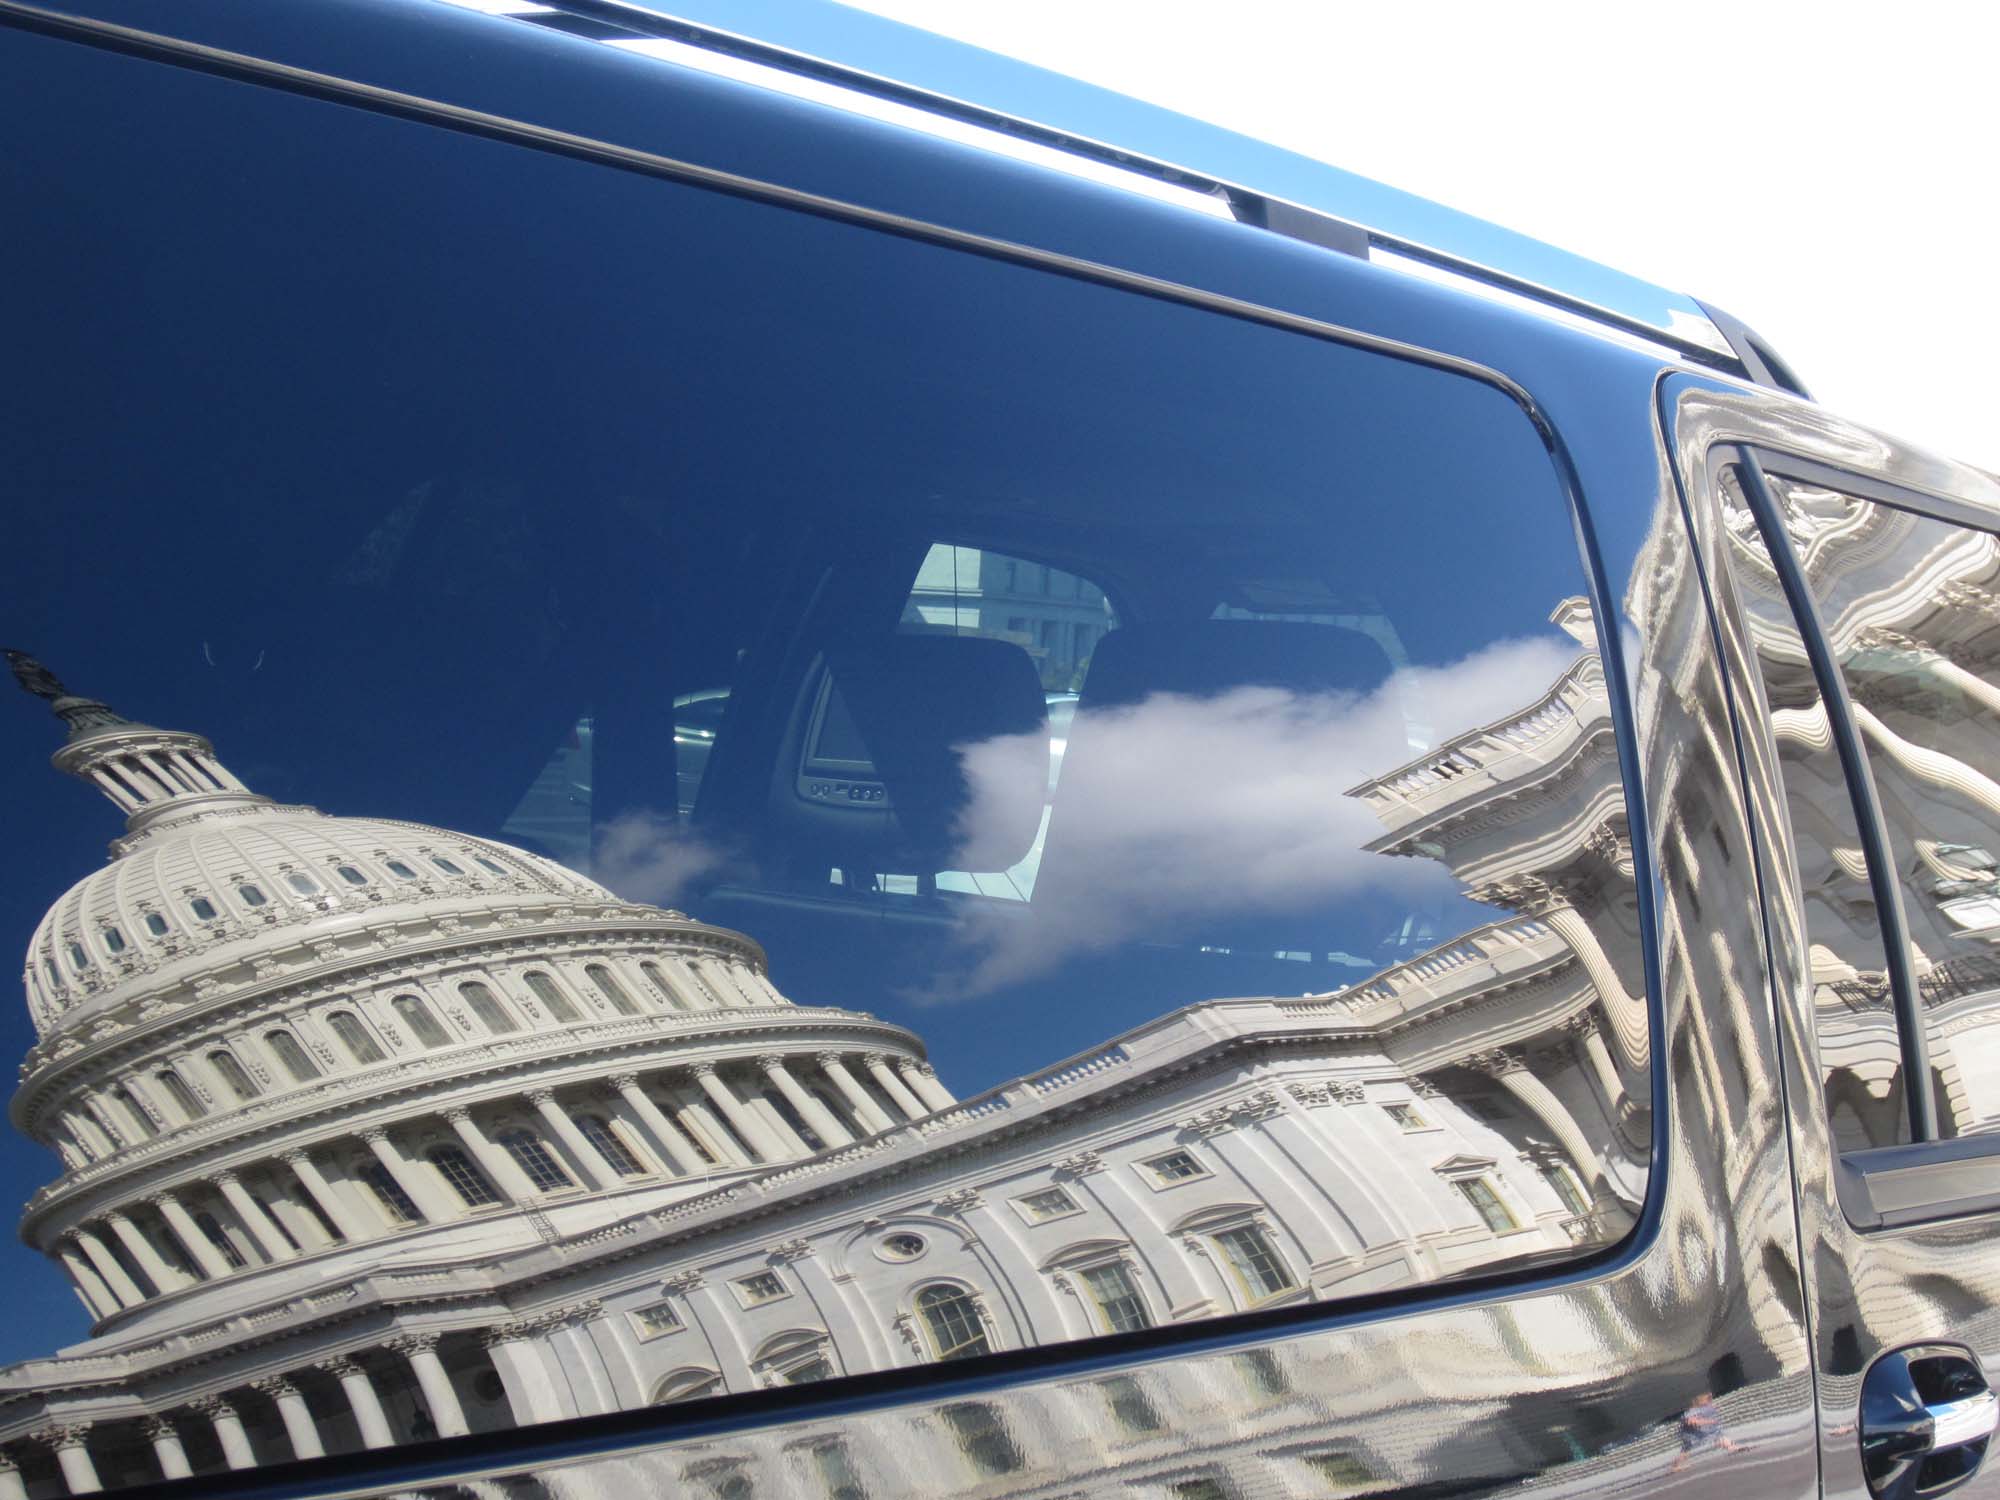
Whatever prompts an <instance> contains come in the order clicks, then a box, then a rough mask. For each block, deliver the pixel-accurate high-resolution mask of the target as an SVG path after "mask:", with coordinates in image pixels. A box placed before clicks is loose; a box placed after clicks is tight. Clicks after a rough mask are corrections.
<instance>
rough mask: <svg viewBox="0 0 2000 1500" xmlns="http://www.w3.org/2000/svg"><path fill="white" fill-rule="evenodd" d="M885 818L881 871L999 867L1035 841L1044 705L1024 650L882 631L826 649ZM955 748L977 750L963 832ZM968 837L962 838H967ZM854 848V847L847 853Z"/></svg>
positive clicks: (1044, 770)
mask: <svg viewBox="0 0 2000 1500" xmlns="http://www.w3.org/2000/svg"><path fill="white" fill-rule="evenodd" d="M826 663H827V670H828V672H829V674H830V675H831V677H832V679H833V689H834V691H835V692H837V693H839V694H840V695H841V697H842V698H844V699H845V701H846V705H847V710H848V712H849V713H850V714H851V715H852V716H853V720H854V727H855V730H856V732H857V733H858V734H859V736H860V738H861V742H862V743H863V744H864V745H865V746H866V747H867V750H868V755H869V759H870V760H872V761H873V763H874V767H875V773H876V775H877V776H878V777H879V778H880V780H881V782H882V785H883V787H884V789H885V790H886V791H887V793H888V801H889V806H890V808H891V810H892V811H893V813H894V826H895V836H894V839H893V842H895V843H898V844H900V845H901V846H902V847H901V849H899V850H891V849H880V850H877V851H876V853H877V857H878V858H881V859H886V860H889V861H890V862H887V863H883V864H880V865H878V866H877V868H881V869H892V870H893V869H918V870H921V871H923V872H925V873H934V872H936V871H938V870H941V869H945V868H954V869H966V870H1004V869H1006V868H1007V867H1008V866H1010V865H1012V864H1014V863H1016V862H1017V861H1019V860H1020V859H1021V858H1022V857H1023V856H1024V855H1026V854H1027V852H1028V850H1029V848H1030V847H1032V845H1033V844H1034V840H1035V835H1036V833H1037V832H1038V831H1039V830H1040V827H1041V813H1042V807H1043V805H1044V800H1045V796H1046V792H1047V787H1048V764H1049V762H1048V708H1047V704H1046V702H1045V700H1044V698H1043V696H1042V684H1041V679H1040V677H1039V676H1038V675H1037V674H1036V672H1035V664H1034V662H1033V661H1032V660H1031V659H1030V658H1029V656H1028V653H1027V652H1026V651H1024V650H1022V649H1021V648H1020V647H1019V646H1017V645H1015V644H1013V643H1012V642H1011V641H996V640H990V639H987V638H985V637H982V636H952V635H886V636H877V637H871V638H868V639H866V640H855V641H848V642H844V643H842V644H841V645H839V646H836V647H834V648H832V649H830V650H829V651H828V652H827V653H826ZM966 747H979V748H978V749H977V750H976V751H975V754H976V755H977V757H978V779H979V787H978V791H979V818H978V825H977V827H968V826H967V825H966V822H965V814H966V812H967V809H968V806H969V804H970V801H971V790H972V789H971V786H970V784H969V783H968V781H967V778H966V774H965V755H964V754H963V753H962V751H963V750H964V749H965V748H966ZM968 838H969V839H970V842H969V843H968ZM859 852H860V851H857V854H858V853H859Z"/></svg>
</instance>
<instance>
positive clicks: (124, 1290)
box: [71, 1229, 146, 1307]
mask: <svg viewBox="0 0 2000 1500" xmlns="http://www.w3.org/2000/svg"><path fill="white" fill-rule="evenodd" d="M71 1233H72V1234H73V1235H74V1236H75V1238H76V1242H77V1244H78V1245H79V1246H80V1247H82V1250H83V1253H84V1254H85V1255H86V1256H87V1257H89V1260H90V1263H91V1265H93V1266H95V1267H96V1268H97V1274H98V1275H99V1276H102V1277H103V1278H104V1282H105V1285H107V1286H109V1287H110V1288H111V1295H112V1296H114V1297H116V1298H117V1299H118V1305H119V1306H120V1307H137V1306H138V1305H139V1304H140V1303H141V1302H144V1301H145V1300H146V1294H145V1293H144V1292H142V1291H140V1290H139V1283H138V1282H136V1281H134V1280H133V1279H132V1278H131V1277H130V1276H127V1275H126V1274H125V1268H124V1267H123V1266H121V1265H119V1264H118V1257H117V1256H115V1255H113V1254H112V1253H111V1252H110V1251H109V1250H107V1249H105V1248H104V1241H102V1240H100V1239H99V1238H98V1237H97V1236H96V1235H94V1234H92V1233H91V1232H90V1231H89V1230H88V1229H77V1230H72V1231H71Z"/></svg>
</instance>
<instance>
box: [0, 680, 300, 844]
mask: <svg viewBox="0 0 2000 1500" xmlns="http://www.w3.org/2000/svg"><path fill="white" fill-rule="evenodd" d="M6 656H7V664H8V665H9V666H10V667H12V668H13V671H14V680H15V681H16V682H17V683H19V684H20V685H21V688H22V690H23V691H25V692H28V693H32V694H33V695H34V696H35V697H37V698H41V699H43V700H44V701H46V702H47V703H48V705H49V709H50V711H51V712H52V713H54V714H55V716H56V717H57V718H58V719H61V720H62V721H63V723H64V724H65V725H67V726H68V729H69V739H68V741H67V742H66V743H65V744H64V745H63V747H62V748H61V749H59V750H58V751H56V753H55V754H54V755H53V756H51V757H50V763H51V764H52V765H54V766H55V768H56V769H57V770H59V771H63V772H66V773H68V774H69V775H71V776H74V777H76V778H77V779H78V780H79V781H87V782H89V783H90V784H91V785H92V786H94V787H96V788H97V789H98V790H99V791H101V792H103V793H104V795H105V796H107V797H109V798H110V799H111V801H112V803H113V804H114V805H115V806H116V807H117V808H118V810H119V811H120V812H122V813H124V814H125V827H126V831H127V832H129V833H136V832H138V831H139V830H140V829H142V828H146V827H149V826H151V825H153V824H155V823H160V822H164V821H166V820H168V819H170V818H178V817H182V816H191V815H193V814H196V813H202V812H208V811H212V810H214V809H215V808H218V807H222V806H232V805H233V806H244V805H254V804H260V803H261V804H268V803H269V801H270V799H269V798H267V797H260V796H258V795H257V794H256V793H254V792H252V791H251V790H250V789H249V788H248V787H246V786H244V785H243V783H242V782H240V781H238V780H237V779H236V777H235V776H233V775H232V774H230V771H229V769H228V767H226V766H224V765H223V764H222V762H221V761H219V760H217V759H216V758H215V747H214V746H213V745H212V744H210V743H209V742H208V741H207V740H206V739H204V738H203V737H202V736H200V735H198V734H189V733H187V732H185V731H182V730H175V729H155V728H154V727H153V726H152V725H150V724H137V723H134V722H133V721H132V720H130V719H127V718H126V717H125V716H124V715H123V714H120V713H118V712H116V711H115V710H114V709H112V708H110V707H108V706H107V705H105V704H103V703H100V702H98V701H97V700H96V699H95V698H84V697H79V696H78V695H76V694H74V693H72V692H70V690H69V689H68V688H67V687H65V686H64V685H63V683H62V681H61V679H59V678H58V677H57V676H56V675H55V674H54V673H53V672H51V671H50V670H49V669H48V668H47V667H45V666H43V665H42V664H41V663H40V662H39V661H37V660H35V658H34V657H32V656H29V655H28V654H27V653H26V652H22V651H12V650H10V651H8V652H7V653H6Z"/></svg>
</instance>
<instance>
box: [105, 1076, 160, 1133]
mask: <svg viewBox="0 0 2000 1500" xmlns="http://www.w3.org/2000/svg"><path fill="white" fill-rule="evenodd" d="M111 1097H112V1098H114V1099H116V1100H117V1101H118V1102H119V1104H121V1105H122V1106H124V1109H125V1113H126V1114H127V1115H128V1116H130V1117H131V1120H132V1123H133V1124H134V1125H136V1126H138V1127H139V1134H141V1135H146V1136H153V1135H158V1134H159V1133H160V1127H159V1125H158V1124H156V1123H155V1122H154V1120H153V1116H152V1114H151V1112H150V1111H148V1110H146V1109H145V1108H143V1107H142V1106H141V1105H140V1103H139V1101H138V1100H137V1099H134V1098H133V1097H132V1095H131V1092H130V1091H129V1090H127V1089H126V1088H125V1086H124V1085H123V1084H120V1085H119V1086H118V1087H117V1088H115V1089H113V1090H112V1091H111Z"/></svg>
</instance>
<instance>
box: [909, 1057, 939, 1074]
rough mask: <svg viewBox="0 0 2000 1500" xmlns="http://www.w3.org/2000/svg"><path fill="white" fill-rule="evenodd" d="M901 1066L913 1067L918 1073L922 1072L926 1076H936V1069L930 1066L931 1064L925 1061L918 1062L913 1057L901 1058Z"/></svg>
mask: <svg viewBox="0 0 2000 1500" xmlns="http://www.w3.org/2000/svg"><path fill="white" fill-rule="evenodd" d="M903 1066H904V1067H906V1068H912V1069H914V1070H915V1071H917V1072H919V1073H921V1074H923V1075H924V1077H926V1078H935V1077H937V1069H936V1068H934V1067H932V1066H931V1065H930V1064H929V1063H927V1062H918V1061H917V1060H916V1059H915V1058H913V1057H906V1058H904V1059H903Z"/></svg>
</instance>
